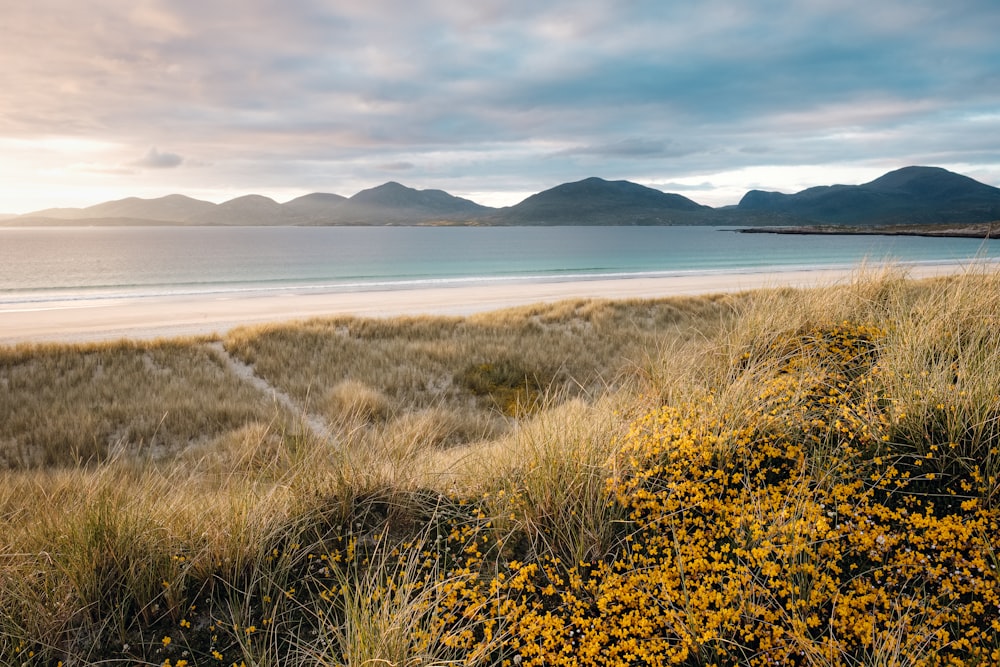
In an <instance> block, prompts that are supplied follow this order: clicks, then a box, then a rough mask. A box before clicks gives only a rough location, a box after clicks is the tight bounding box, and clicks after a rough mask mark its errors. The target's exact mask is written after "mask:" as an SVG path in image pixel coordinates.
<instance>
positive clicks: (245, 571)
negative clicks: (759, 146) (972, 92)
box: [0, 271, 1000, 664]
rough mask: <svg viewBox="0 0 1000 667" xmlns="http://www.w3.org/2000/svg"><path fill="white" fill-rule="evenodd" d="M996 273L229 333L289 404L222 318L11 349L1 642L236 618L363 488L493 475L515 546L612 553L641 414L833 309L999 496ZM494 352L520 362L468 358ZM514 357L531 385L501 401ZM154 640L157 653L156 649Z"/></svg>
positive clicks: (352, 506) (78, 640)
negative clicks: (204, 606) (205, 606)
mask: <svg viewBox="0 0 1000 667" xmlns="http://www.w3.org/2000/svg"><path fill="white" fill-rule="evenodd" d="M997 294H1000V278H998V276H997V275H995V274H989V275H987V274H981V275H977V274H970V275H967V276H961V277H957V278H952V279H944V280H938V281H930V282H922V283H913V282H910V281H907V280H905V276H904V275H902V274H900V273H897V272H891V271H890V272H885V273H880V274H877V275H866V276H859V277H857V278H856V279H855V280H853V281H852V282H851V283H849V284H846V285H842V286H835V287H830V288H824V289H816V290H771V291H760V292H755V293H751V294H744V295H735V296H727V297H706V298H692V299H669V300H660V301H649V302H647V301H626V302H607V301H591V300H577V301H569V302H564V303H560V304H553V305H541V306H532V307H525V308H519V309H512V310H507V311H502V312H498V313H491V314H485V315H478V316H475V317H470V318H464V319H462V318H402V319H393V320H357V319H343V318H341V319H333V320H313V321H309V322H303V323H294V324H287V325H273V326H268V327H255V328H247V329H242V330H239V331H236V332H233V333H232V334H231V335H230V336H229V337H227V338H226V339H225V341H224V344H225V348H226V350H227V351H228V353H229V354H232V355H233V356H234V357H236V358H237V359H239V360H241V361H243V362H245V363H247V364H249V365H251V366H252V367H253V369H254V372H255V373H256V374H257V375H258V376H259V377H260V378H263V379H264V380H265V381H266V382H267V383H269V384H270V385H271V386H272V387H274V388H276V389H277V390H279V391H281V392H283V393H285V394H287V395H288V396H290V397H291V398H292V400H293V401H294V402H295V403H297V404H298V406H299V408H300V410H299V411H298V413H297V414H296V413H295V411H294V410H289V409H288V408H287V407H281V406H278V405H276V403H275V401H274V400H273V399H272V397H271V396H270V395H269V394H268V392H266V391H262V390H261V389H260V388H259V387H258V386H254V385H253V384H252V383H249V382H247V381H246V380H245V378H240V377H239V376H238V375H236V374H234V372H233V371H232V370H231V367H230V366H229V365H228V364H226V363H225V361H224V360H223V359H221V358H220V357H219V356H218V353H217V351H216V350H213V348H212V347H210V346H209V345H208V344H207V342H206V341H190V340H189V341H161V342H156V343H148V344H146V343H143V344H140V343H125V342H123V343H114V344H108V345H100V346H38V347H18V348H8V349H2V348H0V392H2V393H0V444H2V449H0V456H3V457H4V458H3V464H4V466H5V467H7V468H8V469H7V470H3V471H0V522H2V525H4V528H5V529H4V531H2V532H0V582H2V583H0V608H2V609H4V613H3V614H0V657H2V658H6V657H8V656H10V655H12V654H13V653H12V652H13V651H14V649H15V648H16V647H18V646H28V645H34V646H36V650H39V651H42V650H47V649H44V648H38V647H45V646H48V645H59V646H61V647H63V648H62V649H61V650H62V651H63V652H60V651H56V650H52V651H50V652H48V653H46V654H45V655H47V656H48V657H55V658H58V657H61V656H65V655H68V654H73V655H75V656H76V657H77V658H78V659H80V660H82V661H83V662H84V663H85V662H86V661H87V660H89V659H93V660H95V661H96V660H97V659H98V658H100V657H106V656H108V655H112V654H111V653H110V652H109V651H111V649H110V648H109V646H111V643H113V641H117V642H119V645H118V647H117V649H116V650H118V649H120V644H121V642H122V641H131V640H133V638H134V637H136V636H137V634H140V633H141V632H145V631H146V629H148V628H156V629H157V631H159V632H162V628H164V627H170V628H174V629H177V628H178V627H179V623H180V621H181V620H182V618H183V616H182V614H181V612H182V610H183V609H184V608H185V605H186V604H189V603H190V602H191V600H192V599H194V598H198V599H199V600H201V599H211V600H214V601H216V603H219V604H221V602H219V601H220V600H221V601H225V605H223V606H220V607H218V608H216V609H215V610H214V612H213V613H218V614H230V615H231V617H230V620H232V619H235V618H242V617H246V616H247V615H248V614H249V613H250V610H251V609H252V608H253V609H256V610H257V613H258V615H259V611H260V604H261V600H262V599H263V596H265V595H274V596H277V595H280V594H281V586H283V585H287V584H289V582H290V581H293V577H294V576H300V575H301V572H300V571H299V570H296V569H295V568H296V567H301V565H302V564H301V563H298V562H294V561H293V560H288V559H285V560H282V558H276V557H275V556H274V554H275V553H276V552H275V549H285V548H286V546H287V545H290V544H298V543H300V542H301V543H303V544H310V542H309V541H310V540H312V541H313V543H315V542H316V541H317V540H318V539H319V537H318V536H320V535H322V536H325V537H324V539H326V538H328V537H329V535H330V534H331V533H330V531H333V530H335V529H339V527H340V526H341V525H347V526H354V525H361V526H362V527H364V526H367V524H366V523H365V522H366V521H368V519H367V518H365V517H367V516H368V515H365V517H361V516H359V513H360V512H362V510H360V509H359V508H360V507H368V508H369V509H366V510H364V511H365V512H368V511H370V507H371V506H373V504H379V507H383V506H384V507H388V508H389V509H388V510H385V511H386V512H388V513H389V514H390V515H392V514H393V513H395V515H399V516H403V517H404V518H405V517H407V516H411V517H412V516H417V515H418V513H417V512H416V510H413V509H412V508H413V507H416V506H419V505H420V503H421V502H424V501H423V500H421V499H422V498H425V497H439V495H440V496H442V497H443V496H448V497H452V498H454V497H461V498H475V499H478V500H477V502H481V503H482V505H481V506H482V507H483V508H485V509H486V510H487V511H488V512H489V518H490V520H491V522H492V529H491V530H492V531H493V537H494V538H495V540H496V542H497V543H498V544H500V545H503V548H508V547H510V548H515V546H516V549H517V550H518V552H519V553H521V554H534V555H536V556H537V555H547V556H550V557H554V558H560V559H562V560H564V561H566V562H575V561H578V560H600V559H601V558H602V557H603V555H604V554H607V553H609V552H610V551H613V550H614V549H615V548H616V544H617V540H619V539H620V535H619V533H618V530H619V527H620V525H621V523H622V518H623V517H622V516H620V515H619V514H616V511H618V512H620V509H621V508H620V507H619V508H618V509H617V510H616V509H615V508H614V507H613V506H612V504H611V503H610V502H609V495H608V494H609V491H608V486H607V481H608V479H609V477H611V476H612V474H613V470H612V462H613V460H614V455H615V453H616V451H617V447H618V443H619V441H620V439H621V436H622V433H623V432H624V430H625V429H626V428H627V424H628V423H629V421H630V420H631V417H632V416H633V415H635V414H636V413H641V412H644V411H646V410H648V409H649V407H650V406H653V405H661V404H663V403H664V402H666V403H671V404H680V403H683V402H685V401H687V400H691V399H697V398H699V397H705V396H706V395H708V394H709V393H712V394H713V397H714V404H713V407H711V408H710V409H711V410H716V411H717V412H718V413H719V414H720V415H722V414H731V415H736V414H740V413H743V412H744V411H746V410H747V409H748V408H752V407H753V406H748V405H746V402H747V401H749V400H751V398H752V397H753V396H754V395H756V394H758V393H759V392H758V391H757V389H758V386H759V382H760V378H762V377H765V376H766V375H767V373H768V372H769V370H770V369H773V368H774V366H775V364H777V363H779V362H780V360H776V359H774V358H772V357H773V355H774V349H775V342H776V341H778V340H779V338H780V337H781V336H782V335H783V333H784V334H787V333H788V332H797V331H807V330H809V329H810V328H812V327H814V326H817V325H821V324H823V323H828V322H834V323H836V322H839V321H841V320H849V321H852V322H855V323H858V324H871V325H873V326H878V327H880V328H882V329H884V330H885V331H886V332H887V333H886V338H885V341H884V343H882V344H883V346H884V348H885V349H884V350H883V352H882V356H881V358H882V361H881V362H880V363H881V364H882V365H881V366H880V369H879V373H880V376H879V377H880V381H881V382H883V383H884V384H885V386H886V387H887V388H888V391H889V393H890V394H891V395H892V396H894V397H897V398H898V400H899V410H901V411H902V410H905V411H906V412H908V413H911V414H912V415H913V417H912V418H911V419H909V420H906V419H902V420H900V421H899V424H900V426H899V428H900V429H902V430H905V429H910V432H906V433H903V432H900V433H895V434H893V436H894V437H897V438H898V439H899V440H900V441H907V442H919V441H920V440H921V438H922V437H923V432H922V431H921V429H927V428H935V429H940V432H939V433H935V434H934V437H935V438H947V439H948V440H953V441H955V442H956V443H957V444H958V445H960V448H957V450H956V451H957V453H956V463H955V465H962V464H963V461H964V462H968V461H973V460H975V461H978V462H981V463H983V466H984V467H983V470H984V473H987V474H989V473H992V474H993V475H994V477H993V479H994V486H995V487H996V488H995V491H996V493H995V495H996V496H997V498H996V502H1000V486H996V482H995V479H996V476H997V475H996V472H997V470H1000V457H997V458H998V460H995V461H993V462H992V463H990V462H988V461H982V459H983V457H984V456H988V455H992V456H995V443H996V441H997V439H998V438H1000V428H998V423H1000V415H998V413H997V409H996V406H997V405H998V404H1000V397H998V395H997V389H996V388H997V387H998V386H1000V338H998V336H1000V334H998V331H1000V328H997V327H996V326H995V325H996V322H997V321H998V318H1000V302H998V299H997V298H996V295H997ZM769 355H771V356H769ZM486 366H489V367H492V368H493V369H497V368H499V369H502V370H503V372H492V371H491V372H489V373H487V372H480V373H479V374H478V375H476V374H472V375H471V376H470V369H472V370H475V369H481V368H483V367H486ZM956 374H958V376H959V377H961V378H962V382H961V383H959V384H960V385H961V388H962V390H963V391H964V392H965V393H964V394H963V395H958V394H957V393H955V390H954V389H953V387H955V386H957V385H956V382H955V381H954V378H955V376H956ZM522 381H523V382H524V386H525V388H526V389H532V390H534V391H535V392H537V396H535V401H536V402H535V403H533V404H532V409H530V410H507V409H505V406H504V404H503V403H504V396H508V395H509V394H505V393H504V392H513V388H515V387H520V386H521V385H520V384H519V383H520V382H522ZM514 393H516V392H514ZM939 406H943V408H940V407H939ZM706 410H709V408H706ZM751 412H752V410H751ZM306 417H317V418H320V419H321V420H322V421H323V422H325V424H326V429H327V431H326V432H325V433H319V434H317V433H315V432H314V429H308V428H304V427H303V423H304V421H303V420H304V419H305V418H306ZM991 451H993V452H994V454H989V452H991ZM983 452H986V454H985V455H984V454H983ZM151 453H155V455H151ZM84 463H89V465H82V464H84ZM366 503H367V505H366ZM380 511H381V510H380ZM420 511H423V510H422V509H421V510H420ZM410 520H413V519H412V518H411V519H410ZM400 525H406V523H405V521H404V522H401V524H400ZM512 541H518V544H517V545H512V544H511V542H512ZM310 548H311V547H310ZM291 551H294V550H291V549H289V552H291ZM306 551H307V549H306V548H305V547H304V548H303V549H302V553H303V554H304V553H305V552H306ZM317 553H319V551H318V550H317ZM303 557H304V556H303ZM282 568H284V569H282ZM376 574H377V573H372V572H371V571H368V572H362V573H359V574H358V576H359V577H362V580H363V581H364V580H365V579H364V577H372V576H375V575H376ZM122 582H124V583H122ZM165 583H166V584H169V585H167V586H164V584H165ZM359 590H364V589H363V587H362V588H361V589H359ZM267 591H270V593H268V592H267ZM172 596H174V597H172ZM385 602H386V604H388V605H389V606H388V607H386V608H385V609H384V611H385V617H386V618H387V619H389V620H388V621H386V622H387V623H388V622H394V621H392V618H393V617H394V613H395V611H398V610H395V609H394V608H391V607H392V604H394V603H392V601H391V600H387V601H385ZM254 605H256V607H255V606H254ZM403 611H405V610H403ZM359 613H360V612H359ZM296 618H299V619H301V617H296ZM369 620H370V619H369ZM349 629H350V628H347V627H346V626H345V627H344V632H347V630H349ZM371 630H372V632H376V633H377V632H380V631H388V630H391V628H385V627H381V628H372V629H371ZM192 632H193V631H192ZM275 633H276V634H275V637H277V630H275ZM98 640H100V641H98ZM112 640H113V641H112ZM159 641H160V637H159V636H155V637H152V638H147V642H149V643H150V645H149V646H146V649H148V650H149V652H148V653H147V654H146V655H155V656H158V657H157V660H158V661H162V660H161V659H162V658H163V657H165V656H166V655H167V654H163V655H161V654H157V653H155V650H156V648H157V646H156V645H157V643H158V642H159ZM305 641H307V642H308V641H309V640H308V639H306V640H305ZM31 642H35V643H34V644H31ZM109 642H111V643H109ZM362 643H364V642H362ZM150 646H151V647H152V648H150ZM248 646H249V645H248ZM276 646H277V644H275V647H276ZM67 647H69V648H68V649H67ZM87 647H90V649H89V650H92V651H93V653H87V650H85V649H87ZM310 647H311V648H312V649H315V650H316V651H320V650H321V648H322V647H321V646H320V645H319V644H318V643H317V644H314V645H310ZM203 648H204V647H203ZM272 648H274V647H272ZM364 648H365V647H364V646H360V647H359V651H361V652H362V653H363V650H362V649H364ZM144 650H145V649H144ZM247 650H248V652H247V653H246V656H244V657H247V658H248V659H249V657H251V654H250V652H249V650H250V649H249V648H248V649H247ZM268 650H269V651H270V650H271V649H270V648H269V649H268ZM274 651H275V652H274V653H267V656H270V657H268V660H270V661H271V662H273V663H277V662H280V658H279V657H277V656H278V655H279V652H277V651H278V649H277V648H274ZM307 653H309V651H307ZM115 655H117V654H115ZM169 655H170V657H173V658H174V659H175V660H176V658H177V657H178V656H179V655H180V654H179V653H169ZM258 657H259V656H258ZM226 659H227V663H226V664H229V660H230V659H231V654H227V656H226ZM262 659H263V658H262ZM308 662H309V661H308V660H306V661H304V662H302V663H301V664H308ZM237 664H238V660H237ZM248 664H249V663H248Z"/></svg>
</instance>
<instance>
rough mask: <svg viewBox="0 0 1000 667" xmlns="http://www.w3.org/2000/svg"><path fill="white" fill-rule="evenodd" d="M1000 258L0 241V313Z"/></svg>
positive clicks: (471, 230)
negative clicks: (62, 305) (9, 308)
mask: <svg viewBox="0 0 1000 667" xmlns="http://www.w3.org/2000/svg"><path fill="white" fill-rule="evenodd" d="M975 257H986V258H992V259H998V258H1000V241H997V240H993V241H986V242H984V241H981V240H976V239H952V238H922V237H901V236H895V237H879V236H805V235H776V234H739V233H736V232H735V231H733V230H732V229H731V228H722V227H486V228H481V227H58V228H0V303H34V302H45V301H50V300H66V299H81V300H87V299H106V298H113V297H122V296H127V297H137V296H138V297H142V296H163V295H181V294H226V293H238V292H269V291H289V292H294V293H301V292H305V291H310V290H328V291H329V290H334V291H336V290H343V291H360V290H366V289H375V288H378V289H412V288H419V287H421V286H431V285H448V284H490V283H500V282H516V281H539V280H570V279H574V280H575V279H580V278H587V277H612V276H622V277H625V276H669V275H697V274H710V273H718V272H757V271H772V270H781V269H802V268H806V269H821V268H840V267H849V266H854V265H856V264H858V263H860V262H865V261H867V262H869V263H880V262H884V261H891V262H899V263H936V262H953V261H955V260H964V259H972V258H975Z"/></svg>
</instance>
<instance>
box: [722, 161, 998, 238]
mask: <svg viewBox="0 0 1000 667" xmlns="http://www.w3.org/2000/svg"><path fill="white" fill-rule="evenodd" d="M738 208H739V209H742V210H746V211H754V212H770V213H776V214H778V213H780V214H786V215H790V216H794V217H797V218H799V219H800V220H802V221H804V222H810V221H811V222H816V223H823V224H843V225H872V224H883V225H884V224H894V223H911V224H922V223H975V222H990V221H993V220H997V219H998V218H1000V189H998V188H994V187H992V186H989V185H986V184H984V183H980V182H979V181H976V180H973V179H971V178H969V177H967V176H962V175H961V174H956V173H954V172H950V171H948V170H947V169H942V168H940V167H903V168H902V169H897V170H895V171H890V172H889V173H887V174H884V175H882V176H880V177H879V178H876V179H875V180H874V181H871V182H869V183H864V184H862V185H827V186H819V187H814V188H809V189H807V190H803V191H801V192H797V193H795V194H793V195H783V194H780V193H777V192H762V191H759V190H751V191H750V192H748V193H747V194H746V195H744V197H743V199H742V200H741V201H740V203H739V207H738Z"/></svg>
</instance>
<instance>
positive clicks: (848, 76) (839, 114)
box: [0, 0, 1000, 213]
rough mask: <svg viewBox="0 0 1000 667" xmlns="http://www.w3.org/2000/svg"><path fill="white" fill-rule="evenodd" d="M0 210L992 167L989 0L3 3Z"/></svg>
mask: <svg viewBox="0 0 1000 667" xmlns="http://www.w3.org/2000/svg"><path fill="white" fill-rule="evenodd" d="M0 16H2V21H0V64H2V66H0V213H25V212H29V211H34V210H38V209H42V208H47V207H54V206H60V207H63V206H88V205H91V204H97V203H100V202H102V201H107V200H112V199H120V198H124V197H128V196H138V197H159V196H163V195H167V194H171V193H181V194H186V195H189V196H192V197H197V198H199V199H206V200H209V201H215V202H222V201H225V200H227V199H231V198H233V197H237V196H240V195H245V194H250V193H256V194H263V195H267V196H270V197H272V198H274V199H276V200H278V201H287V200H289V199H292V198H294V197H296V196H300V195H303V194H307V193H310V192H333V193H337V194H342V195H345V196H350V195H352V194H354V193H356V192H358V191H360V190H362V189H365V188H370V187H374V186H376V185H379V184H381V183H384V182H386V181H398V182H400V183H403V184H405V185H408V186H410V187H415V188H419V189H424V188H437V189H442V190H446V191H448V192H450V193H452V194H455V195H458V196H462V197H467V198H470V199H473V200H474V201H477V202H479V203H481V204H486V205H490V206H507V205H512V204H515V203H517V202H518V201H521V200H522V199H524V197H526V196H528V195H530V194H533V193H535V192H539V191H541V190H544V189H547V188H550V187H553V186H555V185H558V184H560V183H564V182H570V181H576V180H580V179H583V178H587V177H590V176H600V177H602V178H606V179H609V180H618V179H626V180H630V181H634V182H636V183H641V184H643V185H647V186H650V187H654V188H658V189H660V190H664V191H666V192H675V193H678V194H683V195H685V196H687V197H690V198H691V199H694V200H695V201H697V202H699V203H702V204H708V205H711V206H720V205H726V204H735V203H737V202H738V201H739V199H740V197H741V196H742V195H743V194H744V193H745V192H746V191H747V190H750V189H755V188H756V189H765V190H776V191H781V192H796V191H799V190H802V189H804V188H806V187H811V186H813V185H829V184H833V183H845V184H854V183H864V182H867V181H870V180H873V179H874V178H877V177H878V176H880V175H881V174H883V173H885V172H887V171H890V170H892V169H897V168H900V167H903V166H907V165H928V166H940V167H944V168H946V169H951V170H952V171H956V172H958V173H962V174H965V175H967V176H970V177H972V178H975V179H977V180H980V181H982V182H984V183H988V184H990V185H994V186H1000V3H997V1H996V0H947V1H944V0H933V1H925V0H742V1H741V0H549V1H545V0H231V1H220V0H0Z"/></svg>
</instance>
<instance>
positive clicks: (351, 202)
mask: <svg viewBox="0 0 1000 667" xmlns="http://www.w3.org/2000/svg"><path fill="white" fill-rule="evenodd" d="M494 210H495V209H492V208H490V207H488V206H482V205H481V204H477V203H476V202H473V201H469V200H468V199H462V198H461V197H455V196H454V195H450V194H448V193H447V192H444V191H443V190H414V189H413V188H408V187H406V186H405V185H401V184H399V183H396V182H394V181H390V182H388V183H384V184H383V185H380V186H378V187H375V188H369V189H368V190H362V191H361V192H359V193H357V194H356V195H354V196H353V197H351V198H350V199H348V200H347V201H345V202H343V203H342V204H340V205H339V206H338V207H337V208H336V209H335V211H333V212H332V213H331V216H332V218H331V219H333V220H336V223H334V224H342V225H343V224H348V225H349V224H360V225H371V224H419V223H432V222H451V223H454V222H469V221H473V220H476V219H478V218H480V217H482V216H484V215H486V214H488V213H492V212H493V211H494Z"/></svg>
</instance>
